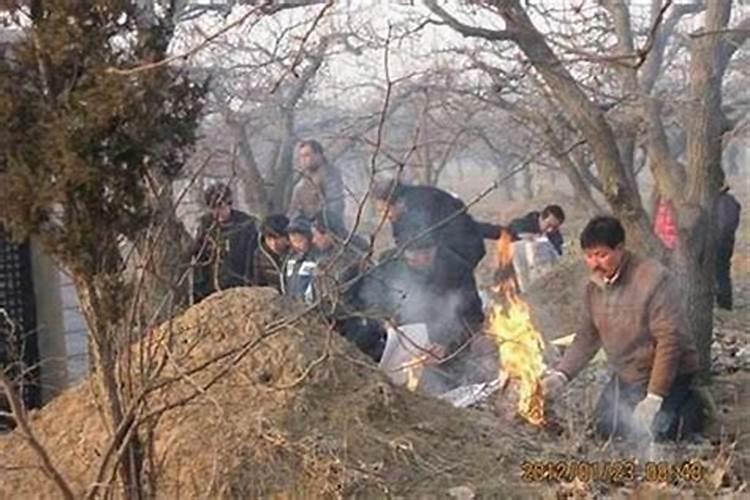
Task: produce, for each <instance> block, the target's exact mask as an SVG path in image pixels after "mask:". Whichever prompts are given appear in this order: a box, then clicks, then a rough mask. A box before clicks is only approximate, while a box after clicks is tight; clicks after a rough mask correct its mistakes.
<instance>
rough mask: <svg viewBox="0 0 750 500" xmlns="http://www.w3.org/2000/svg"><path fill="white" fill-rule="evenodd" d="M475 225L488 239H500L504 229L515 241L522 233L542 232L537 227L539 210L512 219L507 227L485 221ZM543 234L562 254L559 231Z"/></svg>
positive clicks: (558, 252)
mask: <svg viewBox="0 0 750 500" xmlns="http://www.w3.org/2000/svg"><path fill="white" fill-rule="evenodd" d="M477 226H478V227H479V232H480V234H481V235H482V238H485V239H489V240H497V239H500V235H501V234H502V232H503V230H504V229H506V230H509V231H510V233H511V236H512V237H513V240H514V241H517V240H518V239H519V236H520V235H521V234H523V233H531V234H541V233H542V229H541V228H540V227H539V212H529V213H527V214H526V215H524V216H523V217H519V218H517V219H513V220H512V221H510V224H509V225H508V227H504V226H501V225H499V224H490V223H487V222H482V223H477ZM545 236H547V239H548V240H549V242H550V243H552V246H553V247H555V250H556V251H557V254H558V255H562V253H563V243H564V240H563V237H562V234H561V233H560V231H553V232H551V233H547V234H546V235H545Z"/></svg>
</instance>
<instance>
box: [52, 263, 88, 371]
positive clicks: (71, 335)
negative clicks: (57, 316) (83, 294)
mask: <svg viewBox="0 0 750 500" xmlns="http://www.w3.org/2000/svg"><path fill="white" fill-rule="evenodd" d="M59 276H60V294H61V297H62V315H63V321H64V323H65V346H66V351H67V370H68V383H69V384H74V383H76V382H78V381H79V380H81V379H82V378H83V377H85V376H86V374H87V373H88V369H89V361H88V344H87V339H86V335H87V332H86V321H85V320H84V319H83V315H82V314H81V309H80V305H79V303H78V295H77V294H76V289H75V287H74V286H73V282H72V281H71V279H70V278H69V277H68V276H67V275H65V274H64V273H62V272H59Z"/></svg>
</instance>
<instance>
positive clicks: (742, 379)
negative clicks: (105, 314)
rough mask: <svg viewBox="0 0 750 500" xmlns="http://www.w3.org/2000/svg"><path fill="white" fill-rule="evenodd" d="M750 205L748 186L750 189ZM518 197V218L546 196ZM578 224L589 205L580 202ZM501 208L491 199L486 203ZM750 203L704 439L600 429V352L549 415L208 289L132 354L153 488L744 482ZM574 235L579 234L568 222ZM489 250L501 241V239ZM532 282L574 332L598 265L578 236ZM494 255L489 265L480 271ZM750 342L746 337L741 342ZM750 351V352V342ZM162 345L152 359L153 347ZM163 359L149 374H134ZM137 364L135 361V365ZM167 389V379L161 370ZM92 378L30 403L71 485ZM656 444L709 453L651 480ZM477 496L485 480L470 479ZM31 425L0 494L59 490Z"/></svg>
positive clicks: (644, 490)
mask: <svg viewBox="0 0 750 500" xmlns="http://www.w3.org/2000/svg"><path fill="white" fill-rule="evenodd" d="M740 194H741V196H740V201H741V202H742V203H743V205H744V206H745V207H750V193H744V192H743V193H740ZM539 203H543V202H539V201H538V200H536V201H535V202H534V204H533V205H532V203H530V202H527V203H526V204H525V205H524V204H523V203H520V202H519V203H517V204H516V205H517V206H514V207H513V210H512V212H513V213H510V212H511V211H507V212H508V213H505V212H504V213H503V214H502V216H499V215H495V216H492V219H493V220H497V221H498V222H502V221H504V220H505V219H506V218H507V217H511V216H515V215H519V214H523V213H524V212H525V211H527V210H530V209H532V208H538V206H537V205H539ZM569 213H570V214H572V215H569V218H570V219H571V221H570V223H569V224H568V226H567V227H568V228H571V227H575V226H576V225H578V226H580V225H582V222H583V221H585V215H584V214H583V213H582V212H581V213H577V212H576V211H575V209H570V210H569ZM490 215H492V214H491V213H489V212H488V216H490ZM749 235H750V217H745V219H744V220H743V226H742V229H741V232H740V234H739V235H738V245H737V254H736V256H735V265H734V278H735V284H736V290H737V296H736V303H737V307H736V309H735V311H733V312H732V313H729V314H721V315H720V316H719V317H718V318H717V321H716V332H717V335H716V337H717V342H716V344H715V346H714V355H715V357H716V363H715V366H716V371H715V374H714V380H713V385H712V386H711V388H710V391H711V393H712V395H713V398H714V401H715V402H716V405H717V419H716V421H715V422H714V423H713V424H712V426H711V428H710V429H709V432H708V433H707V436H706V439H705V440H704V441H703V442H700V443H693V444H681V445H671V446H643V445H640V446H639V445H636V446H632V445H627V444H625V443H617V442H615V443H605V442H601V441H597V440H596V439H594V438H593V437H592V436H591V434H590V432H589V430H588V422H589V421H590V416H591V414H592V408H593V405H594V403H595V401H596V397H597V395H598V390H599V387H600V386H601V384H602V383H603V381H604V380H606V377H607V371H606V367H605V365H603V364H598V365H597V364H594V365H592V366H590V367H589V368H588V369H586V370H585V371H584V373H582V374H581V376H579V377H578V378H577V379H576V381H574V383H573V384H572V385H571V389H570V391H569V392H568V394H567V395H566V397H565V398H563V399H562V400H560V401H559V402H556V403H555V404H554V405H551V406H548V416H549V420H550V421H552V422H554V423H555V425H554V426H552V425H551V426H549V427H546V428H541V429H540V428H536V427H533V426H530V425H529V424H525V423H523V422H521V421H520V420H518V419H517V418H515V419H514V418H511V419H509V420H508V419H501V418H499V417H498V416H497V410H496V405H493V404H484V405H479V406H478V407H476V408H472V409H463V410H461V409H454V408H452V407H451V406H449V405H448V404H447V403H444V402H441V401H438V400H435V399H431V398H427V397H424V396H420V395H418V394H414V393H410V392H408V391H406V390H404V389H401V388H398V387H393V386H392V385H390V384H389V383H388V382H387V381H386V380H385V378H384V377H383V376H382V375H381V374H380V373H379V372H378V371H377V370H376V369H375V367H374V366H373V365H372V364H371V363H370V362H369V361H368V360H367V359H366V358H365V357H363V356H361V355H359V353H358V352H356V351H355V350H354V349H353V348H352V347H351V346H350V345H349V344H348V343H347V342H345V341H344V340H343V339H341V338H340V337H338V336H337V334H335V333H333V332H332V331H331V330H330V329H329V328H328V327H327V325H325V323H324V322H322V321H321V320H320V319H319V318H318V317H317V316H316V315H315V314H314V313H308V314H305V315H302V316H299V317H295V312H294V308H290V306H289V304H288V303H285V302H283V301H282V300H281V299H280V298H279V297H277V296H276V295H275V293H274V292H273V291H271V290H267V289H256V290H250V289H236V290H231V291H228V292H224V293H222V294H219V295H216V296H213V297H211V298H210V299H208V300H206V301H204V302H203V303H201V304H199V305H198V306H195V307H193V308H192V309H190V310H189V311H188V312H186V313H185V314H184V315H183V316H181V317H179V318H177V319H176V320H175V321H174V322H172V323H171V324H169V325H164V326H163V327H162V328H161V329H159V330H158V331H156V332H153V333H152V334H151V335H150V336H149V337H148V338H147V339H145V340H144V342H142V343H141V344H139V345H137V346H134V348H133V350H131V351H129V352H130V353H131V368H130V370H129V373H131V375H132V377H133V384H132V387H131V388H130V389H129V390H130V391H131V392H132V393H133V394H139V390H140V389H142V388H143V387H144V386H147V387H151V388H152V390H151V391H150V392H149V395H148V397H147V405H146V406H145V408H144V409H143V410H142V411H141V413H140V416H141V417H142V418H143V417H144V416H145V415H146V414H151V415H158V418H157V417H156V416H152V417H149V418H148V419H147V421H148V422H150V423H153V424H154V434H153V436H154V440H153V443H154V450H153V451H154V456H155V457H156V458H157V461H156V462H155V465H153V466H152V467H151V468H150V471H151V472H152V473H153V474H154V477H156V478H158V481H156V482H155V484H156V486H155V489H154V491H153V492H152V493H153V495H154V496H155V497H158V498H181V497H184V498H194V497H198V496H201V497H211V498H213V497H224V498H258V497H272V498H312V497H316V498H337V497H353V496H355V497H364V498H370V497H376V498H380V497H390V498H742V497H743V495H747V494H748V493H747V485H746V482H747V478H748V477H749V476H748V466H749V465H750V458H749V456H748V451H747V449H748V444H749V443H748V435H750V434H749V432H750V428H748V425H749V424H748V422H750V415H748V411H749V408H750V407H749V405H748V382H750V366H748V364H747V362H746V360H747V350H746V349H747V347H748V344H750V342H748V336H750V333H749V332H750V317H749V316H750V315H749V314H748V312H750V286H749V285H748V283H750V279H749V278H750V265H749V264H750V240H749V238H748V236H749ZM565 236H566V239H567V240H568V241H573V242H574V241H575V234H572V233H570V232H567V231H566V234H565ZM489 249H490V251H491V252H492V250H493V247H492V246H490V247H489ZM568 250H569V251H566V254H567V256H566V258H565V260H564V261H563V263H562V265H561V266H560V268H559V269H558V270H556V271H555V272H554V274H552V275H550V276H549V277H548V279H547V280H545V283H544V284H543V285H538V286H536V287H533V288H532V290H531V291H530V292H529V293H528V294H527V296H526V298H527V300H528V301H529V302H530V304H531V305H532V308H533V314H534V321H535V322H536V323H537V325H538V327H539V329H540V330H542V331H543V333H544V335H545V337H547V338H554V337H557V336H560V335H564V334H568V333H572V332H573V331H575V319H576V315H577V311H578V310H579V301H580V286H581V284H582V280H584V279H585V277H586V274H585V269H584V268H583V267H582V266H581V262H580V259H579V258H577V257H578V256H577V255H576V250H575V245H570V246H569V247H568ZM491 266H492V256H490V257H489V258H487V259H485V262H483V264H482V266H481V267H480V269H479V271H478V280H479V282H480V283H482V284H483V285H486V284H487V283H488V279H489V278H488V277H489V276H491V269H492V268H491ZM743 349H745V350H744V351H743ZM743 353H744V354H743ZM143 360H153V362H154V363H155V364H149V363H144V362H143ZM160 362H163V366H162V368H161V369H160V370H159V371H158V373H156V374H154V375H153V376H150V377H148V380H147V381H146V382H143V381H142V378H141V377H140V375H139V374H142V373H150V372H153V371H154V369H155V368H154V367H155V366H159V363H160ZM136 375H138V376H136ZM157 386H158V388H154V387H157ZM95 387H96V383H95V380H94V379H91V380H87V381H85V382H84V383H82V384H80V385H78V386H77V387H74V388H71V389H69V390H68V391H66V392H64V393H63V394H62V395H61V396H59V397H58V398H57V399H55V400H54V401H52V402H51V403H50V404H49V405H47V406H46V407H45V408H44V409H42V410H41V411H39V412H36V413H34V414H32V415H31V423H32V428H33V431H34V433H35V435H36V437H37V438H38V439H39V441H40V443H41V444H42V445H43V446H44V447H45V448H46V449H47V450H49V453H50V456H51V459H52V462H53V463H54V464H55V465H56V467H58V468H59V470H60V471H61V473H62V475H63V476H64V477H65V479H66V481H68V482H69V483H70V485H71V487H72V489H73V490H74V492H75V493H76V495H81V494H82V493H84V492H85V491H86V490H87V488H89V487H90V486H91V484H92V482H93V481H94V480H95V477H96V473H97V468H98V466H99V463H100V461H101V458H102V456H103V455H104V454H105V453H106V449H107V443H108V439H109V432H108V431H107V429H106V427H105V426H104V425H103V423H102V418H101V416H100V411H99V408H98V406H97V405H96V403H95V398H94V394H95ZM617 460H635V461H636V463H637V468H636V472H637V477H636V479H635V480H633V481H619V482H614V481H592V480H585V478H584V480H580V479H574V480H546V481H544V480H543V481H536V480H534V481H528V482H527V481H524V480H523V477H522V473H523V470H524V463H527V464H528V463H532V462H535V463H545V462H546V463H563V464H566V463H567V464H570V463H573V462H579V463H580V462H582V461H585V462H599V463H603V462H607V463H612V462H615V461H617ZM648 460H661V461H664V462H666V463H681V462H682V461H685V460H692V461H693V462H694V463H697V464H700V465H701V467H702V468H701V471H702V472H703V474H702V477H701V481H698V482H691V481H686V480H670V481H666V482H658V481H657V482H654V481H646V480H645V479H646V478H645V477H644V465H645V462H646V461H648ZM472 495H473V496H472ZM59 496H60V495H59V493H58V491H57V490H56V488H55V486H54V485H53V483H52V482H51V481H50V480H49V479H48V478H47V477H46V476H45V475H44V474H43V473H42V471H41V469H40V468H39V461H38V459H37V457H36V455H35V454H34V453H33V452H32V451H31V449H30V447H29V446H28V444H27V442H26V441H25V439H24V438H23V437H22V436H21V435H20V434H19V433H18V432H14V433H11V434H9V435H6V436H0V498H58V497H59Z"/></svg>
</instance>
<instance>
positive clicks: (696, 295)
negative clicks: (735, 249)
mask: <svg viewBox="0 0 750 500" xmlns="http://www.w3.org/2000/svg"><path fill="white" fill-rule="evenodd" d="M425 3H426V5H427V6H428V7H429V9H430V10H431V11H432V12H433V13H434V14H435V15H436V16H437V17H438V19H440V22H442V23H445V24H447V25H448V26H450V27H451V28H452V29H454V30H456V31H458V32H459V33H461V34H462V35H464V36H466V37H470V38H478V39H482V40H488V41H491V42H493V43H494V44H496V45H498V47H501V48H503V49H507V44H509V43H510V44H512V46H513V47H516V48H517V49H519V50H520V52H521V54H523V56H524V57H525V58H526V60H527V62H528V64H529V65H530V66H531V67H532V68H533V69H534V71H535V73H536V74H538V75H539V78H540V79H541V81H542V82H543V83H544V86H545V87H546V91H547V92H548V93H549V95H550V96H551V97H552V98H553V99H554V101H555V103H556V104H557V106H558V107H559V109H560V110H561V111H562V112H563V113H564V115H565V119H566V120H567V121H569V123H570V125H571V126H572V127H574V129H575V130H576V131H577V132H578V133H580V135H581V138H582V139H583V140H585V142H586V146H587V148H588V149H589V150H590V152H591V157H592V159H593V163H594V164H595V166H596V172H597V174H596V176H597V178H598V181H599V183H600V184H601V187H602V193H603V195H604V197H605V199H606V201H607V203H608V204H609V205H610V207H611V208H612V210H613V211H614V212H615V214H616V215H617V216H619V217H620V218H621V219H622V221H623V223H624V225H625V227H626V229H627V231H628V235H629V238H630V240H631V241H633V243H634V244H635V245H636V246H637V247H640V248H641V249H642V250H643V251H645V252H646V253H648V254H650V255H657V256H664V255H665V254H664V250H663V247H662V246H661V244H660V243H659V241H658V240H657V239H656V238H655V237H654V235H653V233H652V232H651V229H650V224H649V219H648V217H647V215H646V212H645V210H644V208H643V204H642V202H641V198H640V194H639V192H638V189H637V185H636V184H635V182H634V177H635V176H634V172H635V170H634V159H635V156H636V154H635V151H636V144H637V138H638V134H639V133H641V132H642V131H643V130H645V131H646V135H645V138H646V140H647V144H646V146H645V147H646V154H647V156H648V159H649V166H650V168H651V171H652V173H653V175H654V177H655V179H656V182H657V184H658V185H659V189H660V190H662V191H663V192H665V193H668V194H669V195H670V196H671V197H673V199H674V200H676V202H677V206H678V208H677V213H678V214H679V226H680V246H679V251H678V255H677V258H676V259H675V260H674V261H673V262H672V264H673V265H674V267H675V268H676V269H677V270H678V272H680V274H681V275H682V276H683V278H684V279H685V283H686V292H687V297H688V299H687V302H688V305H689V307H688V311H689V316H690V320H691V321H690V323H691V324H692V328H693V332H694V334H695V336H696V338H697V339H698V343H699V345H700V349H701V354H702V356H703V362H704V363H703V364H704V369H705V370H708V368H709V363H710V356H709V353H710V345H711V335H712V328H711V324H712V306H713V295H712V283H713V275H712V270H713V265H712V264H713V251H712V245H711V235H710V227H712V226H713V225H712V224H711V222H710V221H711V218H712V216H713V215H712V203H713V199H714V197H715V196H716V194H717V192H718V188H719V185H720V183H721V179H722V175H723V174H722V170H721V150H722V147H721V146H722V135H723V134H724V133H725V132H726V131H727V127H728V125H729V124H728V123H727V120H726V118H725V116H724V113H723V110H722V81H723V78H724V75H725V74H726V70H727V67H728V65H729V62H730V60H731V58H732V56H733V55H734V53H735V52H736V51H737V48H738V47H739V46H740V45H741V44H742V43H743V42H744V41H745V39H746V37H747V35H748V33H750V32H748V30H747V25H748V23H750V21H749V20H748V19H744V20H742V21H740V23H739V24H738V25H737V26H736V27H735V28H730V27H729V22H730V14H731V11H732V5H731V2H730V1H729V0H722V1H716V2H709V3H708V4H706V5H704V4H703V2H692V3H690V4H685V5H676V6H672V5H671V2H662V1H660V0H654V1H653V2H652V5H651V12H650V23H649V24H650V27H649V29H648V30H647V31H646V33H645V34H644V35H643V36H640V37H639V36H638V35H637V33H636V31H635V29H634V24H633V22H632V19H631V15H630V10H629V8H628V6H627V4H626V3H625V2H620V1H608V2H603V4H602V7H601V8H599V7H597V8H596V14H597V15H598V16H600V17H601V16H602V14H604V15H605V17H603V18H602V19H606V20H608V21H607V24H608V25H609V26H610V28H609V31H610V33H611V36H614V39H615V40H616V42H615V44H614V45H613V46H612V47H611V49H610V50H609V51H608V52H607V53H605V54H604V55H601V54H599V53H589V52H587V50H586V48H585V47H584V48H580V47H571V46H570V43H569V42H568V43H566V44H560V45H558V44H557V43H556V40H555V39H554V37H553V36H552V35H551V34H545V33H543V32H542V31H541V30H540V29H539V28H538V27H537V26H536V25H535V23H534V22H533V21H532V18H531V15H530V10H531V8H530V7H527V6H524V5H522V3H521V2H519V1H518V0H509V1H485V2H470V3H471V4H473V5H475V6H477V7H479V8H481V9H483V11H484V12H486V13H487V14H488V15H494V16H498V18H499V19H501V20H502V21H503V23H504V25H505V27H504V29H500V30H498V29H486V28H481V27H478V26H476V25H474V24H472V23H471V22H470V21H466V22H465V21H462V20H461V19H459V18H458V17H456V16H455V15H454V14H451V13H450V12H448V11H447V10H446V9H445V8H444V7H443V6H441V5H440V4H438V3H437V2H435V1H434V0H426V2H425ZM601 9H604V10H603V11H602V10H601ZM704 9H705V10H704ZM699 11H703V16H704V20H703V27H702V28H701V29H699V30H698V31H695V32H693V33H691V34H690V35H688V42H687V45H688V48H689V54H688V56H687V57H688V58H689V70H688V71H687V78H688V79H689V99H688V101H687V102H688V105H687V106H686V107H685V108H686V111H687V113H685V116H684V117H683V120H682V123H684V124H685V125H684V128H685V132H686V137H687V151H686V164H685V165H684V166H683V165H682V164H680V163H679V162H677V161H676V160H675V156H674V155H673V153H672V151H671V150H670V146H669V144H668V142H667V136H666V133H665V131H664V127H663V126H662V123H663V122H662V119H663V116H664V115H663V109H664V108H663V103H661V102H660V100H659V99H658V96H657V95H654V93H653V91H654V88H655V87H656V86H657V83H658V79H659V76H660V74H661V70H662V64H663V61H664V58H665V53H666V49H667V45H668V41H669V40H670V37H671V36H672V35H673V33H674V29H675V26H676V25H677V24H678V23H679V21H680V20H681V19H683V18H684V17H685V16H688V15H689V14H693V13H696V12H699ZM568 14H571V13H568ZM637 38H640V39H641V40H643V44H642V45H641V46H637V45H636V39H637ZM573 59H575V60H579V61H585V62H586V64H587V66H588V67H589V68H593V67H599V68H601V69H600V71H601V72H604V73H608V74H609V75H610V77H612V78H613V79H614V81H615V82H616V84H617V90H618V92H616V93H613V96H614V97H615V98H614V99H611V100H610V102H606V101H603V100H602V96H601V94H598V95H594V94H592V93H591V92H589V91H588V89H587V87H586V85H585V83H586V79H585V78H584V77H583V76H579V75H581V74H585V73H581V72H579V71H577V72H576V74H574V73H572V72H571V71H570V70H569V69H568V68H569V66H570V65H571V64H573V62H572V60H573ZM620 108H621V109H622V110H623V111H622V112H621V113H619V114H618V113H614V112H612V109H618V111H619V109H620ZM685 186H687V189H685Z"/></svg>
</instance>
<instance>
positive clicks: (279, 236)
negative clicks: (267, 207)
mask: <svg viewBox="0 0 750 500" xmlns="http://www.w3.org/2000/svg"><path fill="white" fill-rule="evenodd" d="M288 225H289V219H288V218H287V217H286V215H282V214H275V215H269V216H268V217H266V218H265V219H264V220H263V223H262V224H261V225H260V233H261V234H262V235H263V243H265V245H266V247H268V249H269V250H271V251H272V252H273V253H275V254H276V255H282V254H283V253H284V252H286V251H287V249H288V248H289V235H288V234H287V226H288Z"/></svg>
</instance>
